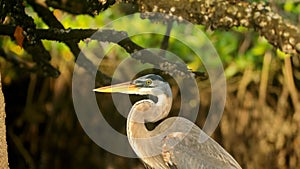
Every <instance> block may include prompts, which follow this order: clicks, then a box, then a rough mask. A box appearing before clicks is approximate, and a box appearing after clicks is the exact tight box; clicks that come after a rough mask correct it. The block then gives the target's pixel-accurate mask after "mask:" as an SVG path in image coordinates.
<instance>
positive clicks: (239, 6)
mask: <svg viewBox="0 0 300 169" xmlns="http://www.w3.org/2000/svg"><path fill="white" fill-rule="evenodd" d="M126 2H131V3H137V4H138V5H139V9H140V11H141V12H143V13H146V12H159V13H164V14H168V15H170V16H176V17H177V18H178V19H179V20H180V19H185V20H188V21H189V22H191V23H194V24H200V25H204V26H206V27H207V28H211V29H213V30H214V29H224V30H228V29H231V28H232V27H236V26H243V27H246V28H252V29H254V30H255V31H257V32H259V34H260V35H261V36H263V37H265V38H266V39H267V40H268V42H269V43H270V44H272V45H273V46H274V47H276V48H279V49H280V50H282V51H283V52H285V53H286V54H292V55H299V54H300V32H299V29H298V28H297V27H296V26H294V25H292V24H290V23H288V22H287V21H284V20H283V18H282V17H281V16H280V15H279V14H277V13H276V12H274V11H272V9H271V7H270V6H269V5H268V4H266V3H264V2H247V1H239V0H169V1H162V0H136V1H130V0H129V1H128V0H127V1H126Z"/></svg>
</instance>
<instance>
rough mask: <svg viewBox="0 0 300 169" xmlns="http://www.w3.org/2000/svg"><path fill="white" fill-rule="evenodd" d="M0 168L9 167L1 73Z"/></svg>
mask: <svg viewBox="0 0 300 169" xmlns="http://www.w3.org/2000/svg"><path fill="white" fill-rule="evenodd" d="M0 168H3V169H8V168H9V167H8V157H7V143H6V128H5V103H4V96H3V93H2V85H1V75H0Z"/></svg>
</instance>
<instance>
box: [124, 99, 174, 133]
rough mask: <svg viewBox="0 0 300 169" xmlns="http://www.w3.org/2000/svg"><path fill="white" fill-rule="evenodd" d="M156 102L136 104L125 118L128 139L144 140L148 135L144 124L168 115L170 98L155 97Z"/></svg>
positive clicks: (141, 101)
mask: <svg viewBox="0 0 300 169" xmlns="http://www.w3.org/2000/svg"><path fill="white" fill-rule="evenodd" d="M157 98H158V100H157V102H156V103H155V102H153V101H152V100H150V99H146V100H140V101H138V102H136V103H135V104H134V105H133V106H132V109H131V111H130V113H129V115H128V118H127V135H128V137H129V138H131V137H133V138H144V137H146V135H145V134H147V133H149V131H148V130H147V128H146V126H145V122H156V121H159V120H161V119H163V118H165V117H167V115H168V114H169V112H170V110H171V107H172V96H167V95H164V94H162V95H157Z"/></svg>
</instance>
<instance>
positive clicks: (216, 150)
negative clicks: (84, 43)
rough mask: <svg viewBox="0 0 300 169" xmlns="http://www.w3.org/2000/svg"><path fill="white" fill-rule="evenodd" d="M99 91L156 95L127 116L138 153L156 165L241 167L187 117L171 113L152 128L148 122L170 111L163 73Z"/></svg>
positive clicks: (163, 167)
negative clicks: (146, 124)
mask: <svg viewBox="0 0 300 169" xmlns="http://www.w3.org/2000/svg"><path fill="white" fill-rule="evenodd" d="M94 91H96V92H104V93H113V92H118V93H125V94H138V95H152V96H155V97H156V98H157V99H156V100H155V101H153V100H151V99H144V100H140V101H138V102H136V103H135V104H134V105H133V106H132V108H131V111H130V113H129V115H128V118H127V136H128V140H129V143H130V145H131V147H132V148H133V150H134V151H135V153H136V154H137V155H138V156H139V157H140V158H141V159H142V161H143V162H144V163H145V164H146V165H145V166H146V167H149V168H154V169H170V168H178V169H241V167H240V165H239V164H238V163H237V162H236V161H235V159H234V158H233V157H232V156H231V155H230V154H229V153H227V152H226V150H224V149H223V148H222V147H221V146H220V145H219V144H218V143H217V142H215V141H214V140H213V139H211V138H210V137H209V136H208V135H206V134H205V133H204V132H203V131H202V130H201V129H200V128H199V127H198V126H196V125H195V124H194V123H192V122H191V121H189V120H187V119H186V118H183V117H170V118H167V119H165V120H164V121H163V122H161V123H160V124H159V125H158V126H156V127H155V128H154V129H153V130H151V131H149V130H148V129H147V128H146V126H145V123H146V122H157V121H159V120H161V119H163V118H165V117H167V115H168V114H169V111H170V109H171V105H172V92H171V88H170V86H169V84H168V82H166V81H165V80H164V79H163V78H162V77H161V76H159V75H154V74H149V75H145V76H142V77H139V78H137V79H135V80H133V81H130V82H126V83H121V84H116V85H112V86H106V87H101V88H97V89H94Z"/></svg>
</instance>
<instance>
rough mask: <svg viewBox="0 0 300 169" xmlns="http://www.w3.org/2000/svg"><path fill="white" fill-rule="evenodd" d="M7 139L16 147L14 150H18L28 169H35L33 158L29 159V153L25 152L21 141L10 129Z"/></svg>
mask: <svg viewBox="0 0 300 169" xmlns="http://www.w3.org/2000/svg"><path fill="white" fill-rule="evenodd" d="M8 134H9V137H10V138H11V139H12V141H13V142H14V144H15V145H16V148H17V149H18V150H19V152H20V153H21V155H22V156H23V158H24V159H25V161H26V162H27V164H28V165H29V168H30V169H35V168H36V167H35V163H34V160H33V158H32V157H31V155H30V153H29V152H28V151H27V150H26V148H25V147H24V145H23V144H22V141H21V140H20V139H19V137H18V136H16V135H15V134H14V133H13V131H12V130H11V129H9V130H8Z"/></svg>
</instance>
